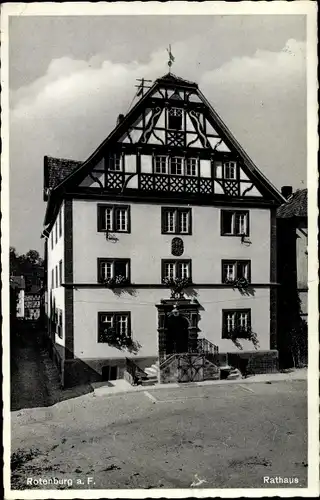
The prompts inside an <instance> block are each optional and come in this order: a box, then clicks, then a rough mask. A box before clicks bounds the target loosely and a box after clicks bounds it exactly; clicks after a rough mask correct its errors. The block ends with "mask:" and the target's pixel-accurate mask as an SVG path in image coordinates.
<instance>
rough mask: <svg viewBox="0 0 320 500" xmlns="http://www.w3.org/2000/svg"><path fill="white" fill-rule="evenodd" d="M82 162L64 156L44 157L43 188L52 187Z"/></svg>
mask: <svg viewBox="0 0 320 500" xmlns="http://www.w3.org/2000/svg"><path fill="white" fill-rule="evenodd" d="M82 163H83V162H82V161H76V160H68V159H64V158H53V157H51V156H45V157H44V169H45V176H44V178H45V185H44V187H45V189H46V188H49V189H54V188H55V187H57V186H58V185H59V184H61V182H62V181H64V179H66V178H67V177H68V175H69V174H71V172H73V171H74V170H75V169H76V168H77V167H79V166H80V165H81V164H82Z"/></svg>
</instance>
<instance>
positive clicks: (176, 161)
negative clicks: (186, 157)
mask: <svg viewBox="0 0 320 500" xmlns="http://www.w3.org/2000/svg"><path fill="white" fill-rule="evenodd" d="M170 174H172V175H182V174H183V158H180V157H178V156H174V157H173V158H170Z"/></svg>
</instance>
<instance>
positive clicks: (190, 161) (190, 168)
mask: <svg viewBox="0 0 320 500" xmlns="http://www.w3.org/2000/svg"><path fill="white" fill-rule="evenodd" d="M197 163H198V162H197V158H187V159H186V175H189V176H193V177H194V176H196V175H197Z"/></svg>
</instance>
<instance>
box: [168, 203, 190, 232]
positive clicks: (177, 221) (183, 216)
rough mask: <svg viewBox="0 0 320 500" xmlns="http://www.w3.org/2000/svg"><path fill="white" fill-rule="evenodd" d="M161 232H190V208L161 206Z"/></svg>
mask: <svg viewBox="0 0 320 500" xmlns="http://www.w3.org/2000/svg"><path fill="white" fill-rule="evenodd" d="M162 233H163V234H169V233H170V234H191V208H167V207H165V208H162Z"/></svg>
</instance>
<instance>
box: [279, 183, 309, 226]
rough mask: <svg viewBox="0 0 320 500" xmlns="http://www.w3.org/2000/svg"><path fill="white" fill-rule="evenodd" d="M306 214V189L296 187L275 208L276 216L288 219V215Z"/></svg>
mask: <svg viewBox="0 0 320 500" xmlns="http://www.w3.org/2000/svg"><path fill="white" fill-rule="evenodd" d="M307 216H308V190H307V189H298V190H297V191H296V192H295V193H293V195H292V196H290V198H289V199H288V200H287V201H286V203H283V205H281V206H280V207H279V208H278V210H277V217H279V218H283V219H288V218H290V217H307Z"/></svg>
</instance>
